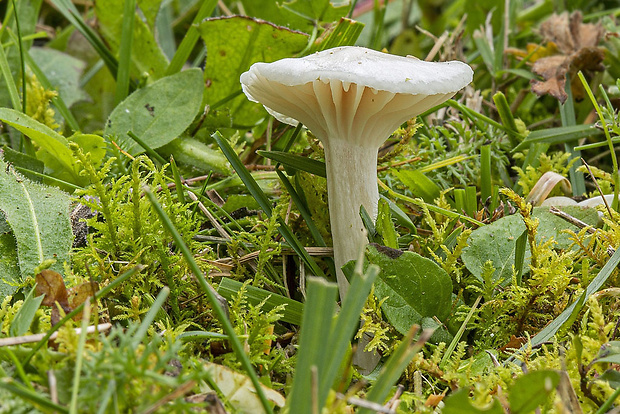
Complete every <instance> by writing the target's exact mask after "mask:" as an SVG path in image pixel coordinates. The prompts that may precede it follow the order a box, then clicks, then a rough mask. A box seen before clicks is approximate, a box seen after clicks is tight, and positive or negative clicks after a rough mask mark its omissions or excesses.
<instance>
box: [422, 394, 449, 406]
mask: <svg viewBox="0 0 620 414" xmlns="http://www.w3.org/2000/svg"><path fill="white" fill-rule="evenodd" d="M443 397H445V396H444V395H443V394H431V395H429V396H428V398H427V399H426V402H425V403H424V406H425V407H437V406H438V405H439V403H440V402H441V401H442V400H443Z"/></svg>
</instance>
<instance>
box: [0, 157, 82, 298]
mask: <svg viewBox="0 0 620 414" xmlns="http://www.w3.org/2000/svg"><path fill="white" fill-rule="evenodd" d="M0 210H2V211H3V212H4V214H5V216H6V222H7V223H8V225H9V226H10V227H11V229H12V231H13V235H14V236H15V240H16V241H17V262H18V265H19V270H20V274H21V278H24V277H34V269H35V267H37V266H38V265H39V264H41V262H43V261H44V260H48V259H55V260H56V262H55V263H54V264H53V265H52V267H51V269H53V270H56V271H57V272H64V268H63V263H64V262H69V260H70V258H69V252H70V251H71V245H72V243H73V234H72V232H71V221H70V219H69V196H68V195H67V194H65V193H63V192H62V191H60V190H58V189H56V188H53V187H47V186H44V185H42V184H38V183H34V182H31V181H29V180H28V179H26V178H23V177H22V176H20V175H18V174H17V173H16V172H15V171H14V170H13V169H12V168H10V167H9V168H7V165H6V163H5V162H4V161H0ZM12 290H13V291H14V288H13V287H12V286H8V285H7V284H6V283H5V282H3V281H0V291H2V292H5V294H6V292H7V291H8V292H11V291H12Z"/></svg>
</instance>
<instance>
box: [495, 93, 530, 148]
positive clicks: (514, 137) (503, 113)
mask: <svg viewBox="0 0 620 414" xmlns="http://www.w3.org/2000/svg"><path fill="white" fill-rule="evenodd" d="M493 102H495V107H496V108H497V113H498V114H499V118H500V119H501V120H502V123H503V124H504V126H505V127H506V131H507V132H508V138H510V144H511V145H512V146H513V147H515V146H517V144H518V143H519V141H521V139H522V138H523V137H522V136H521V135H520V134H519V133H518V132H517V124H516V122H515V118H514V116H513V115H512V111H511V110H510V105H508V101H507V100H506V95H504V94H503V93H502V92H497V93H496V94H495V95H493Z"/></svg>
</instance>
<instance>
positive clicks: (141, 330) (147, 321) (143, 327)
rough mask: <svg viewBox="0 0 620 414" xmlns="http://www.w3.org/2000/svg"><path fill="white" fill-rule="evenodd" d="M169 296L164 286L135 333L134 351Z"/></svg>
mask: <svg viewBox="0 0 620 414" xmlns="http://www.w3.org/2000/svg"><path fill="white" fill-rule="evenodd" d="M162 211H163V210H162ZM169 294H170V288H169V287H168V286H164V287H163V288H162V289H161V290H160V291H159V293H158V294H157V297H156V298H155V301H154V302H153V304H152V305H151V307H150V309H149V311H148V312H147V313H146V315H145V316H144V318H142V321H141V322H140V326H139V327H138V330H136V332H135V333H134V336H133V338H132V342H133V348H134V349H137V348H138V345H139V344H140V342H142V340H143V339H144V337H145V336H146V333H147V332H148V330H149V328H150V326H151V324H152V323H153V321H154V320H155V318H156V317H157V313H158V312H159V310H160V309H161V307H162V306H163V305H164V302H165V301H166V299H167V298H168V295H169Z"/></svg>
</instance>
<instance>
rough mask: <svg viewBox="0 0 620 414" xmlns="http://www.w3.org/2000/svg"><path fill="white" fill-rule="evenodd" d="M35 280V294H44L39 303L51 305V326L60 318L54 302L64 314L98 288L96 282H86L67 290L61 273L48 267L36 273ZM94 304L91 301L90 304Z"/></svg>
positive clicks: (79, 315) (79, 316)
mask: <svg viewBox="0 0 620 414" xmlns="http://www.w3.org/2000/svg"><path fill="white" fill-rule="evenodd" d="M35 280H36V282H37V287H36V293H37V295H45V297H44V298H43V302H41V305H43V306H51V307H52V315H51V318H50V319H51V320H50V322H51V324H52V326H54V325H56V323H58V321H59V320H60V319H61V316H60V310H59V309H58V306H56V303H58V304H59V305H60V307H61V308H62V310H63V311H64V312H65V314H67V313H69V312H71V311H72V310H73V309H75V308H77V307H78V306H80V305H81V304H82V303H84V302H85V301H86V299H88V298H89V297H93V296H94V295H95V292H96V291H97V290H98V289H99V287H98V285H97V283H95V282H93V283H90V282H86V283H82V284H81V285H78V286H75V287H73V288H71V289H69V290H67V287H66V285H65V281H64V280H63V278H62V275H61V274H60V273H58V272H55V271H54V270H49V269H46V270H43V271H41V273H39V274H37V275H36V277H35ZM94 305H95V304H94V303H93V304H92V305H91V306H94ZM81 318H82V315H81V314H78V315H76V316H75V317H74V318H73V319H74V320H76V321H78V320H80V319H81Z"/></svg>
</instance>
